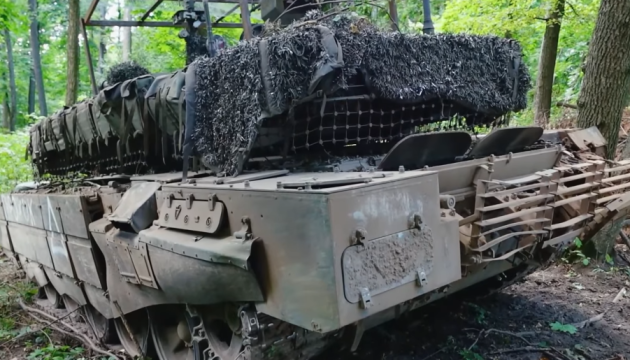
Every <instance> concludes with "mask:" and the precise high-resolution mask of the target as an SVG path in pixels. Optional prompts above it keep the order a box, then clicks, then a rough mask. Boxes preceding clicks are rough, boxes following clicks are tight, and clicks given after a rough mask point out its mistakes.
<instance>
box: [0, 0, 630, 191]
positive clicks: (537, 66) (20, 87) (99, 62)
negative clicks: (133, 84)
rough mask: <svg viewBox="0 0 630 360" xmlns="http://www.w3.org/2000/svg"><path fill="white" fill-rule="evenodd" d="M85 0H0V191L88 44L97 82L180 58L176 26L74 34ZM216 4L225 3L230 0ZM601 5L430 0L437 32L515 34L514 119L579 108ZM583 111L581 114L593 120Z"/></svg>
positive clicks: (411, 18) (404, 9)
mask: <svg viewBox="0 0 630 360" xmlns="http://www.w3.org/2000/svg"><path fill="white" fill-rule="evenodd" d="M609 2H611V3H616V2H619V1H609ZM380 3H381V4H380V5H379V6H372V5H371V4H372V3H363V2H359V1H357V2H355V5H354V8H355V11H356V12H358V13H359V14H361V15H364V16H366V17H368V18H370V20H371V21H373V22H375V23H377V24H379V25H381V26H383V27H388V26H389V24H388V22H389V17H388V14H387V11H386V10H387V6H386V5H387V1H380ZM397 3H398V4H397V7H398V18H399V28H400V30H401V31H403V32H411V33H413V32H415V33H421V32H422V28H423V25H422V21H423V10H422V0H404V1H397ZM89 4H90V1H89V0H69V1H61V0H22V1H17V2H15V1H11V0H0V28H1V29H0V32H1V33H2V37H3V41H2V42H0V79H1V80H0V103H1V104H2V105H1V106H0V119H1V127H2V133H1V134H0V136H1V137H2V138H1V139H0V144H1V145H0V146H2V152H1V153H0V178H1V179H2V182H1V183H0V190H2V191H5V190H8V189H9V188H10V186H12V184H15V183H16V182H17V181H25V180H28V179H29V176H30V169H29V167H28V165H27V164H26V163H25V162H24V152H25V151H24V148H25V146H26V142H27V137H26V135H25V134H26V131H27V129H28V127H29V125H30V124H33V123H34V122H35V121H37V120H38V118H39V117H40V116H46V115H50V112H51V111H55V110H56V109H60V108H62V106H64V105H71V104H73V103H75V102H76V101H78V100H81V99H83V98H85V97H87V96H90V95H91V85H90V78H89V72H88V66H87V62H86V56H85V47H86V46H89V49H90V52H91V54H92V61H93V64H92V65H93V67H94V69H95V77H96V82H97V83H102V81H103V80H104V78H105V74H106V72H107V70H108V69H109V68H110V67H111V66H112V65H114V64H116V63H119V62H121V61H125V60H134V61H136V62H137V63H139V64H140V65H142V66H144V67H146V68H147V69H149V70H150V71H151V72H169V71H174V70H176V69H178V68H182V67H183V66H184V65H185V45H184V42H183V41H182V40H181V39H179V38H178V37H177V33H178V31H179V30H178V29H174V28H142V27H137V28H116V27H114V28H111V27H109V28H104V27H88V28H87V36H88V39H89V43H88V44H85V43H84V41H83V38H82V36H80V35H81V34H80V26H79V24H80V22H79V19H80V17H81V16H82V14H84V13H85V11H86V9H87V8H88V6H89ZM151 4H153V2H152V1H148V0H107V1H101V2H100V4H99V6H98V8H97V9H96V10H95V12H94V16H93V18H94V19H109V20H130V19H135V18H138V17H140V16H141V15H142V14H143V13H144V12H145V11H146V9H147V8H149V7H150V6H151ZM221 5H227V6H228V9H229V7H230V4H221ZM377 5H378V4H377ZM198 6H201V4H198ZM615 6H616V5H615ZM180 8H181V4H180V3H179V2H170V1H169V2H165V3H164V4H162V5H161V6H160V7H159V9H158V10H157V11H154V12H153V13H152V14H151V15H150V17H149V18H148V20H169V19H170V17H171V16H172V13H173V12H174V11H175V10H178V9H180ZM602 8H603V7H602ZM599 10H600V1H599V0H528V1H511V0H433V1H432V2H431V11H432V16H433V21H434V26H435V32H437V33H471V34H492V35H498V36H502V37H506V38H511V39H514V40H516V41H518V42H519V43H520V44H521V46H522V48H523V51H524V58H525V61H526V65H527V66H528V67H529V71H530V73H531V75H532V82H533V83H532V90H531V91H530V94H529V96H528V98H529V99H528V104H529V105H528V108H527V109H526V110H525V111H523V112H521V113H518V114H514V116H513V120H512V124H513V125H526V124H532V123H534V122H535V123H536V124H540V125H545V126H554V124H558V123H559V122H562V121H565V122H566V120H567V119H569V121H570V120H571V119H574V118H576V109H577V108H578V98H579V95H580V91H581V89H582V84H583V79H584V75H585V70H586V66H587V56H588V53H589V45H591V40H592V37H593V31H594V29H595V25H596V22H597V18H598V12H599ZM211 11H212V12H213V14H212V16H213V18H214V19H217V18H219V17H221V16H222V15H223V14H224V13H225V10H223V8H221V9H211ZM626 17H627V15H626ZM224 21H227V22H239V21H240V15H238V12H234V13H232V14H230V15H229V16H227V18H225V19H224ZM253 21H256V19H255V18H254V19H253ZM216 32H217V33H218V34H219V35H222V36H223V37H224V38H225V39H226V40H227V42H228V44H234V43H236V42H237V41H238V39H239V36H240V30H239V29H216ZM626 42H628V41H626ZM626 45H627V46H625V47H622V48H620V49H619V51H618V53H619V54H620V56H621V57H623V56H624V55H623V54H626V55H625V58H626V60H625V63H626V66H627V65H628V63H629V62H630V60H627V59H628V56H627V54H628V51H630V50H628V49H626V48H627V47H630V44H626ZM591 47H593V46H591ZM620 61H622V62H623V61H624V60H620ZM626 72H627V71H626ZM616 78H617V79H619V84H618V85H616V86H615V88H616V89H615V90H616V91H617V92H618V93H621V92H623V93H625V95H624V99H625V100H624V101H625V104H624V105H627V102H628V98H629V96H628V94H629V93H630V91H628V87H629V86H628V84H630V81H628V80H627V78H628V75H627V74H625V76H623V75H621V76H618V77H616ZM615 90H613V91H615ZM605 98H608V97H605ZM617 112H618V111H617ZM584 113H585V114H586V111H585V112H584ZM585 121H586V122H584V123H583V124H588V121H591V120H585ZM598 121H599V120H598ZM615 128H618V126H617V127H615ZM602 132H604V133H606V131H602ZM615 141H616V138H615Z"/></svg>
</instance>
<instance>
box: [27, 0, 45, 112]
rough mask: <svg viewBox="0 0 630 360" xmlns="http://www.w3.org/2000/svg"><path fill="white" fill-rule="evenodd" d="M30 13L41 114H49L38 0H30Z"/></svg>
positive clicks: (34, 69)
mask: <svg viewBox="0 0 630 360" xmlns="http://www.w3.org/2000/svg"><path fill="white" fill-rule="evenodd" d="M28 8H29V14H30V16H31V26H30V28H31V60H32V61H33V72H34V73H35V84H36V85H37V98H38V99H39V114H40V115H42V116H48V109H47V108H46V93H45V92H44V76H43V74H42V59H41V57H40V55H39V24H38V23H37V0H28Z"/></svg>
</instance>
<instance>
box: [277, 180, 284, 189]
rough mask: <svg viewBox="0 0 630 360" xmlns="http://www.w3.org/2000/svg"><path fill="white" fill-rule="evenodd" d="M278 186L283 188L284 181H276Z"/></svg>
mask: <svg viewBox="0 0 630 360" xmlns="http://www.w3.org/2000/svg"><path fill="white" fill-rule="evenodd" d="M276 188H277V189H282V188H283V186H282V181H278V182H277V183H276Z"/></svg>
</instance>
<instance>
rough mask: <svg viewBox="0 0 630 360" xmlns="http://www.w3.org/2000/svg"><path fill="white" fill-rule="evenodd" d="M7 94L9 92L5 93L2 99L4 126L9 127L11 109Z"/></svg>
mask: <svg viewBox="0 0 630 360" xmlns="http://www.w3.org/2000/svg"><path fill="white" fill-rule="evenodd" d="M7 95H8V94H6V93H5V96H4V99H3V100H2V127H3V128H5V129H8V128H9V123H10V122H11V120H9V113H10V112H11V111H10V110H9V101H8V99H7Z"/></svg>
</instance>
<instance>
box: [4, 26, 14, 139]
mask: <svg viewBox="0 0 630 360" xmlns="http://www.w3.org/2000/svg"><path fill="white" fill-rule="evenodd" d="M4 43H5V44H6V47H7V67H8V68H9V94H10V98H11V105H10V110H9V111H10V113H9V124H8V125H9V130H10V131H15V123H16V122H17V90H16V89H15V69H14V66H13V43H12V40H11V33H9V29H7V28H5V29H4Z"/></svg>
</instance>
